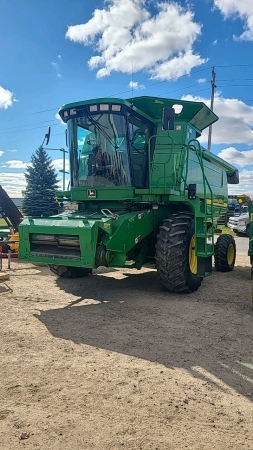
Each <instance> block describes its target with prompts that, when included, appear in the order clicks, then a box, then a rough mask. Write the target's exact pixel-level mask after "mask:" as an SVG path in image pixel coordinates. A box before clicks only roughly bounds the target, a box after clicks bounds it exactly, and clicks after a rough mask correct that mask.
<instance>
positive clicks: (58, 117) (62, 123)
mask: <svg viewBox="0 0 253 450" xmlns="http://www.w3.org/2000/svg"><path fill="white" fill-rule="evenodd" d="M55 118H56V119H57V120H59V121H60V122H61V125H64V126H65V127H66V123H64V122H63V120H62V119H61V116H60V114H59V113H58V112H57V113H56V114H55Z"/></svg>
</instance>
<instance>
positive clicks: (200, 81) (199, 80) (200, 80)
mask: <svg viewBox="0 0 253 450" xmlns="http://www.w3.org/2000/svg"><path fill="white" fill-rule="evenodd" d="M197 83H199V84H205V83H206V78H199V79H198V80H197Z"/></svg>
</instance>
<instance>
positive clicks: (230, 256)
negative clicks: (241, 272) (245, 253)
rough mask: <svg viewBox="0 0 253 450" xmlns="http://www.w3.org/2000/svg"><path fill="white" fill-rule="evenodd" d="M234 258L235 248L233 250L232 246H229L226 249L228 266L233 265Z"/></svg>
mask: <svg viewBox="0 0 253 450" xmlns="http://www.w3.org/2000/svg"><path fill="white" fill-rule="evenodd" d="M234 257H235V248H234V246H233V244H230V245H229V247H228V253H227V260H228V264H229V265H230V266H231V264H233V261H234Z"/></svg>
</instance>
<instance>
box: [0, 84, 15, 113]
mask: <svg viewBox="0 0 253 450" xmlns="http://www.w3.org/2000/svg"><path fill="white" fill-rule="evenodd" d="M13 102H17V100H16V99H15V97H14V94H13V92H11V91H9V90H8V89H4V88H3V87H2V86H0V108H4V109H7V108H9V106H12V104H13Z"/></svg>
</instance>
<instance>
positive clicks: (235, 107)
mask: <svg viewBox="0 0 253 450" xmlns="http://www.w3.org/2000/svg"><path fill="white" fill-rule="evenodd" d="M183 99H184V100H191V101H200V102H204V103H205V104H206V105H207V106H209V107H210V99H206V98H202V97H196V96H195V97H193V96H192V95H186V96H184V97H183ZM214 112H215V114H217V116H218V117H219V120H218V122H216V123H215V124H214V125H213V129H212V143H213V144H229V145H231V144H239V143H242V144H252V143H253V107H252V106H249V105H246V104H245V103H244V102H243V101H241V100H238V99H234V98H223V97H222V96H221V94H219V93H218V94H216V95H215V100H214ZM199 140H200V141H201V142H207V140H208V130H205V131H204V132H203V134H202V136H201V138H200V139H199Z"/></svg>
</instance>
